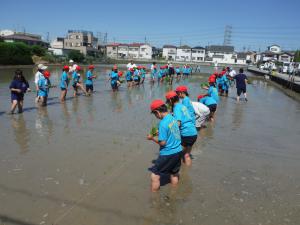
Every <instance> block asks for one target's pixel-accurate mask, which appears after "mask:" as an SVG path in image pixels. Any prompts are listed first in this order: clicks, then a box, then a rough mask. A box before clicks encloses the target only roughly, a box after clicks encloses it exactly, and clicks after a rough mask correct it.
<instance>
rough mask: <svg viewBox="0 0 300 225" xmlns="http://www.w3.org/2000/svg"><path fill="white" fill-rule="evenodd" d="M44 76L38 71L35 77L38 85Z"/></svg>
mask: <svg viewBox="0 0 300 225" xmlns="http://www.w3.org/2000/svg"><path fill="white" fill-rule="evenodd" d="M41 76H43V74H42V73H41V72H40V71H37V72H36V73H35V75H34V83H35V84H36V85H37V84H38V82H39V79H40V77H41Z"/></svg>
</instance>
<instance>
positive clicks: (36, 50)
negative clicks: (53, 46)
mask: <svg viewBox="0 0 300 225" xmlns="http://www.w3.org/2000/svg"><path fill="white" fill-rule="evenodd" d="M31 54H32V55H37V56H44V55H46V49H45V48H43V47H41V46H39V45H33V46H31Z"/></svg>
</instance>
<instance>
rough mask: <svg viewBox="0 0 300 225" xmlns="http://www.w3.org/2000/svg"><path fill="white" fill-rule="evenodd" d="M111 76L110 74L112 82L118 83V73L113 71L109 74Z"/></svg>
mask: <svg viewBox="0 0 300 225" xmlns="http://www.w3.org/2000/svg"><path fill="white" fill-rule="evenodd" d="M109 76H110V83H111V84H112V85H114V84H116V83H117V81H118V79H119V76H118V73H116V72H114V71H112V72H111V73H110V74H109Z"/></svg>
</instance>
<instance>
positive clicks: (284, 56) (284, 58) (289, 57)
mask: <svg viewBox="0 0 300 225" xmlns="http://www.w3.org/2000/svg"><path fill="white" fill-rule="evenodd" d="M293 60H294V54H293V53H290V52H282V53H281V54H280V55H279V57H278V61H279V62H288V63H290V62H293Z"/></svg>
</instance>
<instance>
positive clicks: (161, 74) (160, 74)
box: [157, 70, 164, 78]
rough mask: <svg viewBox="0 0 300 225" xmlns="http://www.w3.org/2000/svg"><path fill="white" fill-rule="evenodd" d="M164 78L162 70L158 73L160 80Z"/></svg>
mask: <svg viewBox="0 0 300 225" xmlns="http://www.w3.org/2000/svg"><path fill="white" fill-rule="evenodd" d="M163 76H164V70H160V71H159V72H158V76H157V77H158V78H162V77H163Z"/></svg>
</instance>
